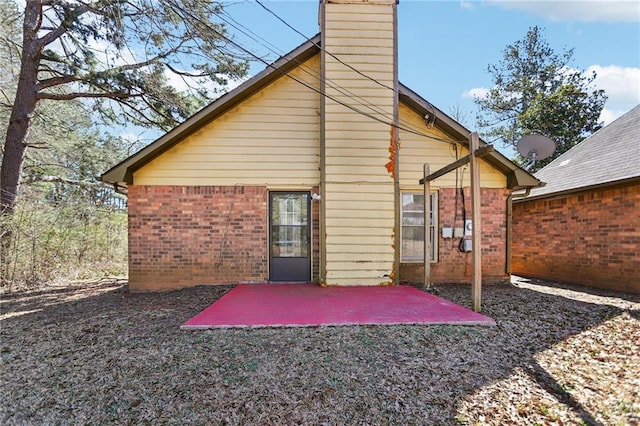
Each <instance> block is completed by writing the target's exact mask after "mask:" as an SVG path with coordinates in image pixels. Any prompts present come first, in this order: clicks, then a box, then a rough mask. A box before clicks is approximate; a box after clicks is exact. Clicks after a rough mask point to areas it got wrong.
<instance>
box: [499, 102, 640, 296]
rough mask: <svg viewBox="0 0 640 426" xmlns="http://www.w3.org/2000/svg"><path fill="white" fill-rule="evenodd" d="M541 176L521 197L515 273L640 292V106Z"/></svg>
mask: <svg viewBox="0 0 640 426" xmlns="http://www.w3.org/2000/svg"><path fill="white" fill-rule="evenodd" d="M536 177H537V178H538V179H540V180H543V181H544V182H547V185H546V186H544V187H542V188H537V189H534V190H533V191H531V194H530V195H529V196H528V197H526V198H524V199H520V200H514V204H513V243H512V250H513V251H512V268H511V269H512V272H513V273H514V274H518V275H523V276H527V277H536V278H542V279H550V280H557V281H564V282H568V283H576V284H583V285H587V286H592V287H600V288H605V289H611V290H620V291H626V292H631V293H640V105H638V106H636V107H635V108H633V109H632V110H631V111H629V112H627V113H626V114H624V115H623V116H621V117H620V118H618V119H617V120H615V121H614V122H612V123H611V124H609V125H608V126H606V127H603V128H602V129H600V130H598V131H597V132H596V133H594V134H593V135H591V136H590V137H588V138H587V139H585V140H584V141H582V142H581V143H579V144H578V145H576V146H574V147H573V148H571V149H570V150H569V151H567V152H565V153H564V154H562V155H561V156H559V157H558V158H556V159H555V160H553V162H551V163H549V164H548V165H546V166H545V167H544V168H542V169H540V171H539V172H538V173H536Z"/></svg>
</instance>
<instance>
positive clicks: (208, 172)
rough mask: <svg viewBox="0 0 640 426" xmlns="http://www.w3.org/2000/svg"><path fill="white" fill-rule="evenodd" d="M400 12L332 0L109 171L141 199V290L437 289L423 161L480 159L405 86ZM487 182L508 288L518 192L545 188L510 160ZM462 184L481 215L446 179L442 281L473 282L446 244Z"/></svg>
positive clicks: (490, 168) (495, 272)
mask: <svg viewBox="0 0 640 426" xmlns="http://www.w3.org/2000/svg"><path fill="white" fill-rule="evenodd" d="M396 8H397V4H396V1H395V0H370V1H367V2H361V1H353V0H322V1H321V2H320V11H319V20H320V34H318V35H317V36H316V37H314V38H313V39H310V40H308V41H307V42H305V43H303V44H302V45H300V46H299V47H297V48H296V49H294V50H293V51H291V52H290V53H289V54H287V55H285V56H283V57H282V58H280V59H278V60H277V61H275V62H274V63H273V64H272V65H271V66H269V67H267V68H266V69H265V70H264V71H262V72H261V73H259V74H257V75H256V76H254V77H253V78H251V79H250V80H248V81H246V82H245V83H244V84H242V85H241V86H239V87H238V88H236V89H235V90H232V91H230V92H229V93H227V94H225V95H223V96H222V97H220V98H219V99H217V100H216V101H214V102H213V103H211V104H210V105H208V106H207V107H205V108H204V109H202V110H201V111H199V112H198V113H196V114H195V115H193V116H192V117H191V118H189V119H187V120H186V121H185V122H184V123H182V124H181V125H179V126H177V127H176V128H174V129H173V130H172V131H170V132H169V133H167V134H165V135H163V136H162V137H160V138H159V139H158V140H156V141H155V142H153V143H151V144H150V145H148V146H147V147H145V148H144V149H142V150H141V151H139V152H138V153H136V154H134V155H133V156H131V157H130V158H128V159H126V160H124V161H123V162H121V163H120V164H118V165H116V166H115V167H113V168H112V169H110V170H109V171H107V172H106V173H104V174H103V176H102V180H103V181H105V182H109V183H111V184H113V185H116V186H117V187H119V188H126V191H127V193H128V197H129V281H130V283H129V286H130V289H131V290H133V291H150V290H162V289H170V288H178V287H185V286H193V285H199V284H224V283H233V282H239V281H260V282H262V281H314V282H319V283H321V284H323V285H394V284H397V283H398V282H399V281H400V280H402V281H418V282H419V281H421V280H422V276H423V272H422V271H423V264H422V262H423V255H422V254H421V252H422V250H423V248H424V237H423V235H424V228H423V226H424V216H425V215H424V204H425V203H424V196H423V192H422V191H423V188H422V186H421V185H419V182H418V181H419V179H420V178H422V177H423V176H422V175H423V164H424V163H427V162H428V163H429V164H430V167H431V170H434V171H435V170H437V169H439V168H441V167H443V166H445V165H447V164H449V163H451V162H452V161H454V160H455V159H456V157H462V156H464V155H466V154H467V153H468V151H467V146H468V138H469V134H470V133H469V131H468V130H467V129H465V128H464V127H463V126H461V125H460V124H459V123H457V122H456V121H454V120H453V119H451V118H450V117H448V116H447V115H446V114H444V113H442V111H440V110H439V109H437V108H435V107H434V106H433V105H431V104H430V103H429V102H427V101H426V100H424V99H423V98H422V97H420V96H419V95H418V94H416V93H415V92H413V91H412V90H410V89H409V88H408V87H406V86H404V85H402V84H400V83H399V82H398V69H397V61H396V57H397V52H398V46H397V34H396V28H397V22H396V16H397V13H396ZM425 117H426V118H427V119H426V120H425ZM480 173H481V176H482V177H481V185H482V200H483V201H482V203H483V204H482V209H483V210H482V217H483V230H482V231H483V236H484V240H483V247H482V250H483V255H484V257H483V273H484V279H485V280H486V281H499V280H504V279H506V278H508V275H507V273H506V266H505V265H506V239H505V234H506V203H507V197H508V195H509V194H510V193H511V192H512V191H513V190H518V189H524V188H529V187H533V186H536V185H538V184H539V182H538V181H537V180H536V179H535V178H534V177H533V176H531V175H530V174H528V173H527V172H525V171H524V170H522V169H520V168H519V167H517V166H516V165H515V164H513V163H512V162H511V161H509V160H507V159H506V158H505V157H504V156H502V155H501V154H499V153H497V152H493V153H491V154H490V155H489V156H487V157H484V158H483V159H482V161H481V165H480ZM461 187H466V195H467V197H466V200H467V208H466V211H469V207H468V206H469V204H468V199H469V189H468V187H469V173H468V172H467V173H464V171H463V170H460V171H459V173H458V174H456V173H450V174H448V175H446V176H443V177H441V178H438V179H436V180H434V181H432V182H431V188H432V192H431V194H430V197H429V198H430V200H429V205H430V211H429V212H428V215H427V216H428V217H429V218H430V223H429V226H430V234H431V238H432V239H433V241H432V242H433V244H432V246H433V247H434V249H433V250H432V253H431V259H430V260H431V262H432V265H433V266H432V268H431V277H432V281H433V282H468V281H469V279H470V256H469V253H462V252H460V251H459V249H458V244H457V240H454V239H450V238H448V239H444V238H442V237H441V235H442V233H441V228H445V227H448V228H460V229H461V228H462V227H463V222H462V216H463V214H462V212H463V207H464V205H463V202H462V200H463V198H462V194H461V193H460V188H461ZM421 206H422V207H421ZM468 218H469V217H467V219H468Z"/></svg>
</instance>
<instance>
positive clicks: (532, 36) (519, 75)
mask: <svg viewBox="0 0 640 426" xmlns="http://www.w3.org/2000/svg"><path fill="white" fill-rule="evenodd" d="M572 60H573V49H569V50H565V51H563V52H562V53H561V54H557V53H556V52H554V50H553V49H552V48H551V47H549V44H548V43H547V42H546V40H545V39H544V38H543V35H542V31H541V29H540V28H538V27H532V28H530V29H529V31H528V32H527V34H526V36H525V38H524V39H523V40H519V41H516V42H515V43H514V44H512V45H508V46H507V47H506V49H505V50H504V51H503V58H502V60H500V61H499V62H498V64H494V65H489V66H488V68H487V72H488V73H489V74H490V75H491V78H492V82H493V87H492V88H491V89H490V90H489V93H488V95H487V96H486V97H483V98H476V99H475V102H476V104H477V106H478V107H479V109H480V112H479V114H478V117H477V118H478V126H479V127H480V128H481V129H485V130H483V132H482V133H483V136H484V137H485V138H487V139H488V140H490V141H491V142H495V141H500V142H502V144H503V145H504V146H514V147H515V145H516V143H517V141H518V140H519V139H520V138H521V137H522V136H524V135H527V134H532V133H539V134H543V135H544V136H547V137H549V138H551V139H552V140H553V141H554V142H555V143H556V147H557V148H556V151H555V152H554V154H553V155H552V156H551V157H550V158H548V159H546V160H542V161H536V162H535V164H528V168H529V170H530V171H536V170H538V169H539V168H541V167H543V166H544V165H545V164H548V163H549V162H550V161H552V160H553V159H554V158H556V157H557V156H559V155H560V154H562V153H563V152H565V151H567V150H568V149H570V148H571V147H573V146H574V145H576V144H577V143H579V142H580V141H582V140H583V139H584V138H586V137H587V136H589V135H590V134H591V133H593V132H594V131H596V130H598V129H599V128H600V127H601V126H602V123H600V122H599V117H600V113H601V112H602V108H603V107H604V103H605V102H606V100H607V96H606V95H605V93H604V91H603V90H596V89H593V88H592V83H593V81H594V79H595V77H596V74H595V72H594V73H593V74H591V75H585V74H584V73H583V72H582V71H580V70H577V69H574V68H571V67H570V64H571V61H572ZM516 161H517V162H519V163H520V164H523V165H525V164H526V162H527V160H526V159H525V158H523V157H522V156H521V155H519V154H518V156H517V158H516Z"/></svg>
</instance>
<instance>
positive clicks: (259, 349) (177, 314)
mask: <svg viewBox="0 0 640 426" xmlns="http://www.w3.org/2000/svg"><path fill="white" fill-rule="evenodd" d="M229 289H230V287H198V288H192V289H186V290H180V291H173V292H167V293H160V294H130V293H128V292H126V286H125V285H124V283H123V282H114V281H110V282H100V283H93V284H85V285H82V286H73V287H69V288H58V289H49V290H44V291H32V292H21V293H16V294H10V295H3V296H2V298H1V302H2V303H1V305H0V307H1V311H0V317H1V318H2V319H1V322H0V327H1V329H0V337H1V341H0V355H1V364H0V401H1V402H0V404H1V406H0V423H2V424H5V425H8V424H9V425H13V424H104V423H117V424H233V425H247V424H258V425H272V424H276V425H280V424H286V425H295V424H304V425H308V424H322V425H345V424H348V425H351V424H358V425H360V424H363V425H365V424H366V425H373V424H375V425H378V424H382V425H411V424H474V425H475V424H482V425H485V424H488V425H492V424H495V425H502V424H528V425H530V424H558V425H566V424H589V425H591V424H611V425H626V424H631V425H634V424H640V395H639V392H640V297H638V296H631V295H625V294H619V293H608V292H603V291H595V290H587V289H584V288H581V287H573V286H566V285H564V286H562V285H559V284H553V283H544V282H538V281H531V280H526V279H516V280H514V282H513V284H511V285H509V284H503V285H493V286H485V287H484V289H483V297H484V299H483V313H485V314H487V315H489V316H491V317H493V318H494V319H495V320H496V321H497V324H498V325H497V326H496V327H460V326H457V327H456V326H351V327H321V328H280V329H226V330H207V331H202V330H201V331H184V330H180V329H179V327H180V325H181V324H182V323H183V322H184V321H186V320H187V319H189V318H190V317H192V316H193V315H195V314H196V313H198V312H199V311H200V310H202V309H203V308H205V307H206V306H208V305H209V304H211V303H213V302H214V301H215V300H217V299H218V298H220V297H221V296H222V295H223V294H224V293H225V292H227V291H228V290H229ZM437 290H438V293H439V295H440V296H441V297H444V298H446V299H449V300H452V301H454V302H456V303H459V304H461V305H463V306H470V289H469V287H468V286H439V287H438V288H437Z"/></svg>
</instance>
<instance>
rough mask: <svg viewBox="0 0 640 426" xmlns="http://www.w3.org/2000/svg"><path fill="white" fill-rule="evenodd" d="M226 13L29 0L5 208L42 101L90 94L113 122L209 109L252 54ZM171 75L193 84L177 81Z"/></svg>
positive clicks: (174, 4)
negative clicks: (223, 19)
mask: <svg viewBox="0 0 640 426" xmlns="http://www.w3.org/2000/svg"><path fill="white" fill-rule="evenodd" d="M10 9H11V8H6V10H5V8H3V10H2V12H10ZM14 10H15V7H14ZM221 12H222V5H221V4H220V3H218V2H212V1H209V0H163V1H157V0H76V1H62V0H27V1H26V3H25V6H24V13H23V15H22V43H21V45H18V46H17V48H18V50H19V52H20V68H19V73H18V79H17V84H16V86H15V98H14V99H15V100H14V102H13V103H12V104H11V115H10V118H9V122H8V125H7V131H6V138H5V143H4V151H3V157H2V166H1V169H0V209H1V212H2V214H9V213H11V211H12V209H13V206H14V205H15V201H16V196H17V193H18V185H19V182H20V175H21V170H22V167H23V162H24V158H25V151H26V149H27V147H29V146H31V145H33V144H34V141H33V140H31V139H30V138H29V129H30V127H31V125H32V122H33V118H34V114H35V113H36V111H37V105H38V104H39V103H42V102H43V101H50V102H60V101H64V102H68V101H72V100H78V99H85V100H89V101H92V108H93V113H95V114H97V115H98V117H100V119H101V120H105V122H116V123H123V122H129V123H133V124H136V125H141V126H159V127H161V128H163V129H168V128H170V127H172V126H174V125H175V124H176V123H178V122H180V121H182V120H183V119H184V118H186V117H188V116H189V115H191V114H192V113H193V112H195V111H196V110H197V109H198V108H200V107H201V106H202V105H203V103H204V101H205V99H207V98H208V96H209V94H210V92H211V91H213V90H212V87H213V88H215V87H218V88H219V89H220V90H222V89H223V88H224V86H225V85H226V83H227V81H228V80H229V79H235V78H241V77H243V76H244V75H245V74H246V72H247V70H248V64H247V61H246V60H245V59H243V58H242V57H241V55H239V54H238V53H237V52H235V51H234V50H233V49H232V47H230V46H233V45H234V44H233V43H231V42H230V38H229V36H228V35H227V33H226V29H225V26H224V25H223V24H222V23H219V22H216V16H217V15H218V14H220V13H221ZM4 39H5V40H4V41H6V42H7V43H11V41H10V40H9V41H7V37H4ZM14 44H15V43H14ZM183 62H186V63H188V65H185V64H183ZM171 75H173V76H177V77H179V78H181V79H183V81H184V82H185V84H187V85H188V88H189V90H187V91H178V90H176V89H175V88H174V87H172V86H171V85H170V84H169V78H170V76H171ZM35 142H37V141H35Z"/></svg>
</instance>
